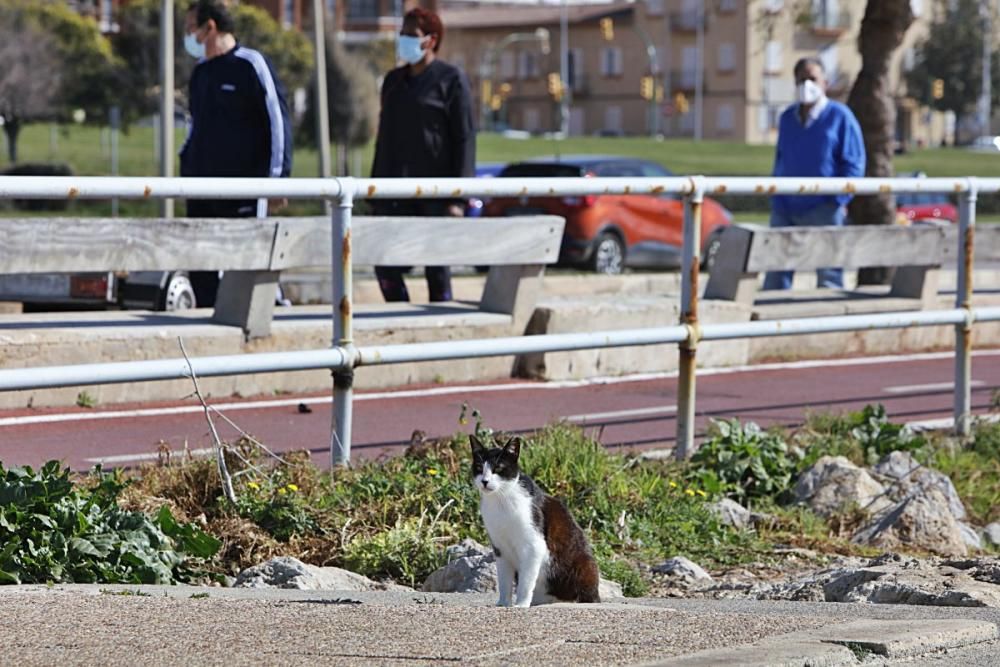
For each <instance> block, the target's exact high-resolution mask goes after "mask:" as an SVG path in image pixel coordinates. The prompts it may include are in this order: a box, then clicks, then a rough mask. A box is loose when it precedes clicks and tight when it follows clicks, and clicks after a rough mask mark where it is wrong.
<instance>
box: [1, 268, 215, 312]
mask: <svg viewBox="0 0 1000 667" xmlns="http://www.w3.org/2000/svg"><path fill="white" fill-rule="evenodd" d="M0 301H20V302H21V303H23V304H24V307H25V309H27V310H49V309H52V308H58V309H62V310H65V309H73V310H90V309H102V308H137V309H143V310H166V311H174V310H185V309H188V308H194V307H195V306H196V303H195V298H194V289H193V288H192V287H191V280H190V279H189V278H188V275H187V273H185V272H184V271H131V272H112V271H105V272H101V273H22V274H6V275H0Z"/></svg>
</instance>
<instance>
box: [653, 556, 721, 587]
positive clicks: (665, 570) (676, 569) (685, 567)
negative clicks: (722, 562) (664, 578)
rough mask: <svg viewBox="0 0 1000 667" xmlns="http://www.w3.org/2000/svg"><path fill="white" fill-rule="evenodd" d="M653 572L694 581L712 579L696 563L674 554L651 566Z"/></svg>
mask: <svg viewBox="0 0 1000 667" xmlns="http://www.w3.org/2000/svg"><path fill="white" fill-rule="evenodd" d="M653 572H659V573H662V574H667V575H670V576H672V577H684V578H687V579H692V580H695V581H712V575H710V574H709V573H708V572H706V571H705V570H704V569H703V568H702V567H701V566H700V565H698V564H697V563H695V562H693V561H691V560H688V559H687V558H685V557H684V556H674V557H673V558H670V559H668V560H666V561H664V562H663V564H661V565H657V566H656V567H654V568H653Z"/></svg>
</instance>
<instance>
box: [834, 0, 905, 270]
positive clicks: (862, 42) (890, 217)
mask: <svg viewBox="0 0 1000 667" xmlns="http://www.w3.org/2000/svg"><path fill="white" fill-rule="evenodd" d="M910 3H911V0H868V3H867V6H866V8H865V16H864V18H863V19H862V21H861V34H860V35H859V37H858V50H859V51H860V52H861V72H860V73H859V74H858V78H857V80H856V81H855V82H854V87H853V88H851V94H850V95H849V96H848V98H847V104H848V106H850V107H851V110H852V111H854V115H855V116H857V118H858V122H859V123H860V124H861V131H862V132H863V133H864V137H865V152H866V153H867V154H868V160H867V164H866V166H865V176H879V177H891V176H893V175H895V172H894V170H893V166H892V156H893V148H894V146H893V142H894V138H895V130H896V103H895V100H894V99H893V96H892V91H891V90H890V89H889V63H890V61H891V59H892V54H893V52H894V51H895V50H896V49H897V48H899V45H900V44H902V42H903V37H904V35H906V31H907V29H908V28H909V27H910V25H911V24H912V23H913V18H914V17H913V10H912V8H911V4H910ZM850 217H851V221H852V222H853V223H854V224H861V225H888V224H892V223H893V222H894V221H895V219H896V198H895V196H894V195H892V194H884V195H871V196H863V197H856V198H855V199H854V201H852V202H851V206H850ZM888 280H889V272H888V270H886V269H884V268H869V269H862V270H861V272H860V273H859V274H858V282H859V283H860V284H867V285H878V284H883V283H886V282H888Z"/></svg>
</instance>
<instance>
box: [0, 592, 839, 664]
mask: <svg viewBox="0 0 1000 667" xmlns="http://www.w3.org/2000/svg"><path fill="white" fill-rule="evenodd" d="M122 590H124V591H125V592H127V593H129V594H127V595H122V594H114V593H113V592H112V591H115V592H117V591H122ZM101 591H102V589H100V588H98V587H76V586H59V587H54V588H51V589H46V588H45V587H10V588H7V587H5V588H3V589H0V605H2V608H3V611H4V614H3V615H4V623H3V624H2V627H0V664H18V665H26V666H27V665H52V664H60V665H93V664H103V665H131V664H137V663H140V662H141V663H142V664H143V665H144V666H155V665H176V664H185V663H187V664H193V663H194V664H221V663H225V664H227V665H241V664H247V665H249V664H287V663H309V664H323V665H397V664H399V665H402V664H407V665H412V664H414V663H416V664H422V665H436V664H446V663H452V664H453V663H461V664H471V665H484V666H487V665H511V664H516V665H567V664H584V663H586V664H588V665H630V664H636V663H642V662H649V661H653V660H659V659H663V658H668V657H670V656H679V655H685V654H688V653H691V652H694V651H699V650H702V649H706V648H714V647H719V646H735V645H739V644H746V643H750V642H753V641H757V640H759V639H761V638H764V637H769V636H775V635H781V634H785V633H789V632H794V631H798V630H805V629H811V628H818V627H822V626H824V625H827V624H829V623H831V622H840V621H841V620H845V619H846V618H847V616H844V617H842V618H837V619H836V620H834V619H831V618H828V617H821V618H820V617H816V616H808V615H794V614H788V615H781V616H770V615H762V614H758V613H754V612H753V610H748V611H746V612H738V613H730V612H725V613H715V612H712V611H707V610H706V611H697V612H688V611H681V610H677V609H673V608H671V607H670V606H661V607H651V606H645V605H634V604H633V605H619V604H603V605H593V606H592V605H553V606H548V607H540V608H534V609H530V610H521V609H497V608H495V607H493V606H486V605H489V601H488V600H485V599H484V598H483V596H468V595H451V596H447V595H433V596H428V595H426V594H403V595H390V594H386V593H368V594H357V593H341V594H336V593H332V592H329V591H327V592H324V594H317V593H318V592H317V591H309V592H304V593H308V594H306V595H303V594H301V593H300V592H297V591H268V595H266V596H261V595H260V592H257V597H256V598H253V597H250V596H248V595H246V594H244V593H240V594H238V595H231V594H230V593H231V591H224V592H223V591H221V590H220V589H200V590H199V589H193V588H186V587H180V588H178V587H174V588H162V589H161V588H157V587H142V588H141V589H137V588H126V589H123V588H121V587H114V588H112V587H107V588H105V589H103V591H104V592H101ZM136 591H140V592H141V593H143V594H141V595H137V594H136ZM205 593H207V594H208V597H195V598H192V597H191V595H193V594H194V595H204V594H205ZM246 593H253V592H252V591H247V592H246ZM261 598H264V599H261Z"/></svg>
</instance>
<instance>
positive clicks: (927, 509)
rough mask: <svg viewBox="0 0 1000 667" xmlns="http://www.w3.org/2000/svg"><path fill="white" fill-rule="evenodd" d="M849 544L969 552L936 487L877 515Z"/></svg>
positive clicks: (942, 552)
mask: <svg viewBox="0 0 1000 667" xmlns="http://www.w3.org/2000/svg"><path fill="white" fill-rule="evenodd" d="M851 541H852V542H854V543H855V544H869V545H872V546H877V547H884V548H888V549H892V548H896V547H901V546H904V547H906V546H908V547H918V548H921V549H926V550H928V551H931V552H933V553H936V554H940V555H942V556H965V555H966V554H967V553H968V547H966V545H965V542H964V541H963V539H962V531H961V528H959V525H958V522H957V521H956V520H955V517H954V516H953V515H952V513H951V510H950V509H949V507H948V499H947V498H945V496H944V494H943V493H941V491H940V490H938V488H937V487H935V486H931V487H926V488H923V489H922V490H921V492H920V494H919V495H911V496H908V497H907V498H905V499H903V500H902V501H900V502H899V503H898V504H896V505H895V506H894V507H892V508H890V509H889V510H887V511H885V512H883V513H882V514H880V515H878V516H876V517H875V518H874V519H873V520H872V521H871V522H870V523H869V524H868V525H866V526H864V527H863V528H862V529H861V530H860V531H858V532H857V533H856V534H855V535H854V537H853V538H852V539H851Z"/></svg>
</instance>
